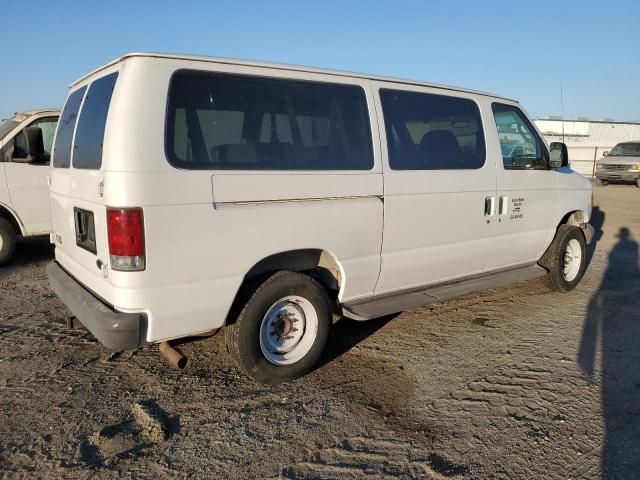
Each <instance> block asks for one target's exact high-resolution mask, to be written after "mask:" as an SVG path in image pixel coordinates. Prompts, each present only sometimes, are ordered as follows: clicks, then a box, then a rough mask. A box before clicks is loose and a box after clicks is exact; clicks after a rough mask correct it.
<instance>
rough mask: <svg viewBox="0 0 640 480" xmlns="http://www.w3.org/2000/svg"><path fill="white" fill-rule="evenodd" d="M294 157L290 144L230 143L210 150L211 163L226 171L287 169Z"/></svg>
mask: <svg viewBox="0 0 640 480" xmlns="http://www.w3.org/2000/svg"><path fill="white" fill-rule="evenodd" d="M295 157H296V151H295V147H294V146H293V145H292V144H290V143H232V144H225V145H216V146H215V147H213V148H212V149H211V162H212V163H213V164H215V165H216V166H219V167H221V168H226V169H232V168H250V169H251V168H253V169H258V168H260V169H263V168H266V169H287V168H290V167H291V165H292V164H293V162H294V160H295Z"/></svg>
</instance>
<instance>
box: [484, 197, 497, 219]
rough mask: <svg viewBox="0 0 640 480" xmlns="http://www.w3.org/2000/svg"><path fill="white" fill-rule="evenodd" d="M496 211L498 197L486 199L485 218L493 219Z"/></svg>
mask: <svg viewBox="0 0 640 480" xmlns="http://www.w3.org/2000/svg"><path fill="white" fill-rule="evenodd" d="M495 211H496V197H486V198H485V199H484V216H485V217H492V216H493V214H494V213H495Z"/></svg>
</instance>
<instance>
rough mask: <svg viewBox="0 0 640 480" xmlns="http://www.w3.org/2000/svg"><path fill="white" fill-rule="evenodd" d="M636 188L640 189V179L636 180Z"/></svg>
mask: <svg viewBox="0 0 640 480" xmlns="http://www.w3.org/2000/svg"><path fill="white" fill-rule="evenodd" d="M636 187H638V188H640V178H637V179H636Z"/></svg>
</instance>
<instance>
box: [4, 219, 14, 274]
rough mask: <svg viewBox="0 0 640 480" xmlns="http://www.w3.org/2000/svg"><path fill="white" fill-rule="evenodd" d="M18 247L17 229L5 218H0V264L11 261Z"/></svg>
mask: <svg viewBox="0 0 640 480" xmlns="http://www.w3.org/2000/svg"><path fill="white" fill-rule="evenodd" d="M15 249H16V231H15V230H14V229H13V227H12V226H11V224H10V223H9V222H8V221H7V220H5V219H4V218H0V266H2V265H4V264H5V263H7V262H8V261H9V259H10V258H11V256H12V255H13V252H14V250H15Z"/></svg>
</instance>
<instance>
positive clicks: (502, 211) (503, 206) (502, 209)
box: [498, 195, 509, 215]
mask: <svg viewBox="0 0 640 480" xmlns="http://www.w3.org/2000/svg"><path fill="white" fill-rule="evenodd" d="M508 209H509V197H507V196H506V195H500V201H499V202H498V214H499V215H506V214H507V210H508Z"/></svg>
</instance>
